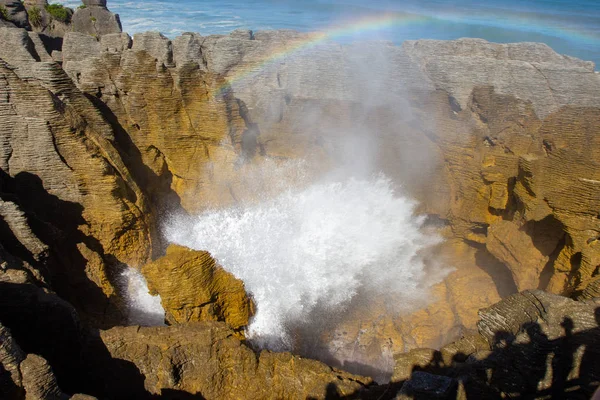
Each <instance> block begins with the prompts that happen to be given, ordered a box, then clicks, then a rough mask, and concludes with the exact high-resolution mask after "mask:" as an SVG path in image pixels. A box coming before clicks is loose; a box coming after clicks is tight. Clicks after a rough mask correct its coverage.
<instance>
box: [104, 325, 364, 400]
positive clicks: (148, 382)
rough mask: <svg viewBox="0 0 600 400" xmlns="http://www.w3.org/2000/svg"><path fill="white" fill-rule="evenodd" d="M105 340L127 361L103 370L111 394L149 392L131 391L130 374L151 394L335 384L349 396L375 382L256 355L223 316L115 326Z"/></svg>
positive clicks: (263, 393) (311, 392)
mask: <svg viewBox="0 0 600 400" xmlns="http://www.w3.org/2000/svg"><path fill="white" fill-rule="evenodd" d="M101 340H102V342H103V343H104V345H105V346H106V349H107V350H108V352H109V353H110V355H111V357H112V358H113V359H114V360H119V363H118V364H116V365H120V366H121V368H119V367H114V366H112V365H111V361H108V364H106V365H105V367H106V369H104V370H103V371H102V373H101V374H100V375H102V378H101V379H103V380H106V382H110V385H107V386H106V390H107V391H108V392H107V395H109V393H111V392H112V393H119V394H120V396H126V395H127V394H131V395H137V396H141V395H144V394H143V393H141V392H134V393H132V392H127V390H128V385H129V384H130V383H131V378H129V381H127V380H126V379H128V378H127V377H128V376H130V377H131V376H136V375H137V376H138V377H137V378H135V379H136V381H137V382H139V383H142V384H143V390H144V391H145V393H146V394H145V395H146V396H148V395H158V394H161V393H162V394H163V395H166V394H168V393H169V392H170V391H173V390H179V391H182V392H186V393H190V394H196V395H201V396H203V397H204V398H206V399H222V398H264V399H277V398H289V399H306V398H309V397H310V398H316V399H324V398H325V396H326V394H327V393H328V390H329V391H331V388H332V387H333V388H335V389H334V390H335V391H336V392H337V393H338V395H341V396H344V395H349V394H352V393H354V392H356V391H358V390H359V389H361V388H363V387H364V386H365V385H368V384H370V383H371V380H370V379H368V378H363V377H360V376H356V375H351V374H348V373H346V372H342V371H337V370H334V369H331V368H330V367H328V366H326V365H325V364H322V363H319V362H317V361H313V360H307V359H302V358H300V357H295V356H292V355H290V354H286V353H279V354H278V353H270V352H266V351H263V352H262V353H261V354H260V355H256V354H255V353H254V352H253V351H252V350H250V349H249V348H247V347H245V346H244V345H242V344H241V342H240V341H239V340H238V339H236V338H235V336H234V333H233V331H231V330H230V329H229V328H227V326H226V325H225V324H223V323H217V322H202V323H190V324H186V325H175V326H171V327H160V328H158V327H157V328H143V327H142V328H140V327H128V328H113V329H111V330H108V331H104V332H101ZM127 371H128V372H127ZM136 371H137V372H136ZM128 374H130V375H128ZM138 398H139V397H138Z"/></svg>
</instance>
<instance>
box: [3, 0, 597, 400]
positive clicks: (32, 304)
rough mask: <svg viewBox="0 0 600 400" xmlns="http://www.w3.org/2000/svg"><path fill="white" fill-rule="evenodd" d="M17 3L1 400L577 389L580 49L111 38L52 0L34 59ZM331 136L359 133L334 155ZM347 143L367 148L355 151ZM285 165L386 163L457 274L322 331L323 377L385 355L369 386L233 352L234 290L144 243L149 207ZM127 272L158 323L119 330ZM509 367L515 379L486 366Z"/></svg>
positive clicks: (582, 331) (149, 231)
mask: <svg viewBox="0 0 600 400" xmlns="http://www.w3.org/2000/svg"><path fill="white" fill-rule="evenodd" d="M88 3H89V4H88ZM91 3H94V4H91ZM96 3H97V4H96ZM11 4H12V3H11ZM7 6H8V4H7ZM18 6H19V5H16V4H15V5H14V7H18ZM21 7H23V6H22V5H21ZM24 7H25V8H27V9H29V8H30V7H33V5H31V4H29V3H27V2H26V4H25V5H24ZM15 10H16V8H15ZM19 10H20V9H19ZM19 12H20V11H19ZM107 13H108V14H107ZM17 14H18V12H17V11H15V13H14V15H17ZM88 14H89V15H88ZM12 15H13V14H11V16H12ZM19 15H20V17H18V18H20V19H18V18H17V17H14V18H13V20H10V19H9V20H7V21H4V19H2V20H1V21H0V22H2V23H3V25H2V26H5V25H6V26H5V27H0V43H2V46H0V169H1V171H0V231H1V232H2V239H1V240H0V262H1V264H0V265H1V267H0V287H1V288H0V323H1V325H0V337H2V343H1V344H0V362H1V363H2V366H3V368H2V369H1V370H0V385H1V386H0V387H1V388H2V391H3V392H5V393H8V394H9V398H69V395H72V394H74V393H86V394H89V395H94V396H97V397H99V398H133V397H135V398H143V397H148V398H151V397H152V396H163V397H165V398H180V397H178V396H183V395H185V394H192V395H196V394H198V395H201V396H203V397H204V398H232V397H233V398H299V399H300V398H326V397H327V398H329V396H333V395H337V396H349V397H348V398H350V396H354V397H356V398H371V397H372V398H393V397H394V396H396V394H398V396H400V397H399V398H404V397H402V396H408V397H407V398H418V396H419V395H421V396H422V395H425V394H427V393H428V395H429V396H433V395H434V392H435V391H436V390H437V391H438V392H436V393H435V396H438V397H439V398H472V397H471V396H472V395H471V394H469V393H480V394H481V393H484V394H485V395H486V396H490V397H492V398H496V397H498V398H499V397H500V396H501V395H502V394H509V395H514V394H519V395H534V394H536V393H537V394H540V393H541V394H540V395H543V394H544V393H546V394H547V393H554V392H552V391H553V390H554V391H558V390H567V389H573V390H579V391H581V392H582V393H585V394H586V395H591V392H592V391H593V389H594V388H595V386H597V384H598V379H600V378H599V375H598V374H599V373H600V372H599V371H598V370H597V368H596V367H595V366H593V365H591V364H590V362H589V360H590V359H593V357H595V356H597V353H598V351H599V349H598V348H597V343H598V337H597V336H598V332H597V331H598V318H597V314H598V313H597V309H598V307H599V305H598V304H597V296H598V287H599V286H598V285H599V283H598V282H600V280H599V278H600V276H599V275H598V270H599V268H600V240H599V238H600V216H599V212H600V165H599V164H600V112H599V111H600V96H599V94H600V76H599V75H598V74H597V73H595V72H594V65H593V63H590V62H585V61H581V60H578V59H574V58H570V57H567V56H561V55H558V54H556V53H555V52H554V51H552V50H551V49H550V48H549V47H547V46H546V45H543V44H538V43H517V44H493V43H488V42H486V41H483V40H478V39H460V40H456V41H430V40H420V41H408V42H405V43H403V44H402V45H401V46H394V45H391V44H388V43H379V42H374V43H355V44H347V45H341V44H337V43H327V42H325V43H320V44H319V45H318V46H313V45H312V43H313V42H314V41H315V36H314V35H311V34H303V33H297V32H293V31H272V32H256V33H253V32H250V31H235V32H232V33H231V34H230V35H214V36H207V37H204V36H200V35H199V34H195V33H186V34H183V35H181V36H179V37H177V38H175V39H173V40H170V39H168V38H166V37H164V36H162V35H160V34H159V33H155V32H148V33H143V34H136V35H134V37H133V38H131V37H130V36H129V35H128V34H126V33H122V32H121V28H120V22H119V20H118V17H115V16H114V15H113V14H111V13H110V12H109V11H108V9H106V2H87V3H86V8H82V9H80V10H77V11H75V12H74V13H73V14H72V16H71V17H70V19H71V20H72V23H69V24H68V25H65V27H62V28H60V29H62V30H61V31H60V36H61V37H62V42H61V44H60V48H57V47H56V46H57V44H56V42H55V41H48V40H46V39H44V35H49V34H50V33H51V32H53V33H56V32H57V31H58V30H60V29H59V28H58V25H56V24H55V25H52V26H51V27H50V28H48V29H47V30H44V29H45V28H44V29H41V30H40V29H38V33H35V32H32V31H31V30H28V29H32V27H31V26H30V25H28V24H27V23H26V22H27V21H26V19H25V16H24V15H21V14H19ZM11 18H12V17H11ZM92 18H94V19H95V20H96V21H93V20H92ZM30 19H31V16H29V19H28V21H30ZM100 20H101V21H102V24H100V23H94V24H92V25H90V24H89V23H88V21H91V22H98V21H100ZM11 21H12V22H11ZM78 21H80V22H78ZM81 21H84V22H85V23H83V22H81ZM5 22H6V24H4V23H5ZM9 25H15V26H10V27H9ZM48 26H49V25H48ZM367 80H368V84H367ZM364 132H368V134H366V135H365V134H364ZM354 140H358V142H359V143H361V146H358V147H357V146H352V151H350V152H348V151H344V149H345V148H346V145H347V144H348V143H349V142H350V141H354ZM364 143H368V146H366V145H362V144H364ZM357 149H359V150H357ZM361 151H364V152H367V151H375V152H376V153H377V154H379V157H377V158H376V159H375V160H374V161H373V163H372V165H368V166H364V165H362V164H361V162H362V160H364V159H365V157H363V154H361ZM297 159H303V160H308V161H309V162H310V165H311V171H310V172H309V173H310V174H315V175H318V174H319V173H322V172H323V171H327V170H328V168H329V167H330V166H331V165H333V164H342V165H353V166H356V165H359V166H360V167H364V169H366V170H373V171H383V172H384V173H385V174H386V175H388V176H390V177H391V178H392V179H393V181H394V182H395V183H396V184H397V185H398V186H399V187H402V188H403V190H405V191H406V192H407V193H408V194H409V195H410V196H411V197H413V198H415V199H416V200H417V201H418V202H419V209H418V211H419V213H422V214H426V215H428V219H429V220H430V221H431V225H432V226H434V227H435V228H436V229H437V231H438V232H439V234H440V235H442V236H443V237H444V238H445V239H446V241H445V242H444V243H443V244H441V245H439V247H438V248H436V250H435V254H434V255H432V257H435V256H437V257H438V258H439V259H443V260H445V262H447V263H448V264H449V265H452V266H453V267H454V271H453V272H451V273H450V274H449V275H448V276H447V277H446V278H445V279H444V281H443V282H442V283H440V284H438V285H436V286H435V287H434V288H433V296H432V299H431V301H430V302H429V304H427V305H425V306H424V307H423V308H422V309H419V310H416V311H411V312H410V313H406V314H403V315H395V316H390V315H387V314H386V311H385V310H386V307H385V304H380V305H370V306H369V307H365V309H355V310H353V311H352V312H353V314H352V315H349V316H347V317H346V318H345V319H344V320H343V321H342V323H340V324H339V326H337V327H336V328H334V329H332V330H330V331H325V332H323V335H324V336H327V337H329V338H330V339H332V338H336V337H338V335H339V334H340V332H345V336H346V339H345V342H344V344H343V345H341V346H339V347H337V348H336V350H335V352H332V357H331V359H329V358H328V357H324V361H327V362H329V363H330V364H333V365H335V366H336V367H340V368H345V369H347V370H350V371H356V372H362V373H364V371H367V370H365V369H364V368H363V369H361V368H353V365H352V363H351V362H350V361H351V360H353V358H352V356H353V355H355V354H363V353H364V354H363V355H364V356H365V357H366V356H367V355H368V354H376V355H378V354H381V353H382V352H386V351H387V352H390V353H392V354H393V355H394V357H393V363H394V365H395V367H394V374H393V376H392V378H391V382H390V383H389V384H387V385H381V386H377V385H375V384H373V381H372V379H371V378H365V377H361V376H359V375H352V374H350V373H348V372H343V371H341V370H338V369H335V368H332V367H329V366H327V365H325V364H323V363H320V362H317V361H312V360H307V359H305V358H301V357H300V356H298V355H291V354H288V353H271V352H268V351H262V352H259V351H255V350H254V349H251V348H250V347H248V345H247V344H246V343H245V340H244V336H243V328H244V327H245V326H246V325H247V324H248V322H249V320H250V319H251V317H252V314H253V312H254V305H253V302H252V299H251V297H250V296H248V295H247V294H246V293H245V289H244V285H243V282H241V281H240V280H238V279H236V278H235V277H234V276H233V275H231V274H229V273H227V272H226V271H224V270H223V269H222V268H221V267H220V266H219V265H218V264H216V262H215V260H213V259H212V257H210V255H209V254H208V253H203V252H192V251H188V250H186V249H183V248H176V247H174V246H172V247H169V248H168V249H167V246H168V243H167V242H166V239H165V238H164V237H163V236H162V233H161V229H160V224H161V222H162V221H161V218H164V217H165V216H167V215H170V214H195V213H198V212H200V211H203V209H205V208H207V207H223V206H227V205H230V204H235V203H237V202H240V201H245V200H251V199H252V198H253V197H254V196H255V194H256V192H257V191H261V192H264V191H271V190H276V188H274V182H271V181H269V180H268V179H265V180H264V181H258V182H256V181H253V182H252V186H249V183H248V182H249V178H248V177H249V176H254V175H252V173H253V172H252V171H253V168H255V167H256V166H257V165H258V166H260V165H268V164H267V163H270V162H275V163H278V162H283V161H285V160H297ZM199 199H201V200H202V201H199ZM128 267H132V268H135V269H138V270H141V272H142V273H143V274H144V275H146V278H147V280H148V284H149V287H150V290H151V291H152V293H158V294H160V295H161V297H162V299H163V307H164V308H165V311H166V313H167V314H166V321H167V323H168V325H167V326H154V327H135V326H129V327H127V326H126V325H129V321H130V320H131V319H130V318H129V317H130V315H129V314H130V313H131V310H129V309H128V304H127V301H126V298H125V297H126V293H125V291H126V288H124V287H123V285H122V283H121V276H122V274H123V272H124V271H125V270H126V269H127V268H128ZM164 274H166V276H167V277H166V278H165V275H164ZM165 279H166V281H165ZM474 288H477V290H476V293H473V291H474ZM517 292H522V293H520V294H515V293H517ZM550 293H552V294H550ZM563 296H566V297H563ZM568 297H571V298H572V299H569V298H568ZM503 298H504V300H502V301H501V299H503ZM573 299H576V300H573ZM498 302H499V303H498ZM494 303H497V304H496V305H493V304H494ZM480 309H484V310H483V311H480V312H479V313H478V310H480ZM567 320H569V321H571V322H566V323H565V321H567ZM561 323H563V325H561ZM41 332H43V334H41ZM455 340H457V341H455ZM451 342H452V343H451ZM449 343H451V344H449ZM581 345H586V347H585V350H581V348H582V347H581ZM429 348H440V350H439V351H438V350H432V349H429ZM328 351H332V350H331V349H328ZM549 354H554V355H555V359H556V360H567V361H568V360H570V362H567V361H564V365H569V368H567V367H560V366H557V362H555V361H548V355H549ZM344 360H346V361H348V362H347V363H345V362H344ZM523 360H527V361H523ZM532 360H534V361H535V362H531V363H530V364H528V367H527V368H529V367H530V368H531V369H532V371H533V372H532V373H535V374H537V375H536V376H538V375H539V376H538V378H539V379H538V381H537V382H535V384H536V385H537V386H536V385H534V386H531V384H530V382H521V381H520V380H519V379H516V378H515V376H513V375H514V371H512V372H511V371H508V372H506V374H504V375H502V374H503V373H504V372H502V371H505V369H506V368H510V367H507V366H509V365H513V364H516V365H520V364H521V363H526V364H527V363H528V362H529V361H532ZM561 363H562V361H561ZM592 364H593V363H592ZM370 365H371V364H370ZM561 365H562V364H561ZM354 367H356V366H354ZM359 367H360V366H359ZM524 368H526V367H524ZM561 368H562V369H561ZM489 371H492V372H490V373H491V376H492V378H489V377H488V378H487V379H486V378H484V376H486V374H488V376H490V373H488V372H489ZM518 371H519V374H529V373H530V371H529V370H523V371H522V370H520V369H518ZM550 371H553V373H554V375H552V373H551V372H550ZM573 371H577V372H573ZM509 372H510V373H509ZM511 373H513V375H511ZM376 374H377V371H375V373H374V375H376ZM519 374H517V375H519ZM561 374H562V375H561ZM549 376H550V377H549ZM538 382H539V385H538ZM432 387H433V388H434V389H431V388H432ZM66 393H68V395H67V394H66ZM424 393H425V394H424ZM77 396H79V397H77ZM381 396H383V397H381ZM465 396H466V397H465ZM73 398H83V397H82V395H76V396H73Z"/></svg>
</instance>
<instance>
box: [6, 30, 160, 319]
mask: <svg viewBox="0 0 600 400" xmlns="http://www.w3.org/2000/svg"><path fill="white" fill-rule="evenodd" d="M0 37H1V40H2V42H3V43H4V45H3V46H2V47H1V49H0V58H1V59H2V61H0V77H2V79H0V118H2V121H3V124H2V125H0V137H1V145H0V167H1V168H2V176H1V177H0V179H1V180H2V193H1V194H0V195H1V196H2V199H3V200H4V206H3V210H4V211H3V212H2V215H3V218H4V220H5V223H6V224H7V225H8V233H10V234H11V236H14V237H15V240H13V241H12V242H8V243H6V244H5V246H7V249H8V251H9V252H10V253H11V254H14V255H16V256H18V257H21V258H22V259H23V260H25V261H27V262H29V264H31V265H32V267H34V268H36V269H37V270H38V271H39V273H40V274H41V275H42V276H43V277H44V280H45V282H47V283H48V284H49V285H50V286H51V287H52V288H53V289H54V290H56V292H57V293H58V294H59V295H61V296H62V297H63V298H65V299H67V300H68V301H70V302H71V303H72V304H74V305H75V306H76V307H77V308H78V309H79V310H80V311H81V312H82V313H83V314H84V315H86V316H87V317H89V318H91V319H93V320H95V321H96V322H98V323H107V324H110V323H114V321H115V318H116V321H118V320H119V317H118V315H119V311H118V310H119V308H120V306H119V300H118V295H117V291H116V286H115V282H114V280H115V276H116V274H118V272H119V270H120V269H121V268H122V266H121V265H122V263H124V264H130V265H144V264H145V263H146V262H147V261H148V260H149V258H150V257H151V255H152V243H153V239H152V236H153V235H155V233H153V230H152V224H153V222H152V218H153V217H152V216H151V215H150V213H149V212H148V205H147V201H146V197H145V195H144V193H143V191H142V189H141V188H140V187H139V186H138V184H137V183H136V181H135V180H134V178H133V176H132V174H131V173H130V172H129V169H128V168H127V166H126V164H125V163H124V161H123V160H122V158H121V156H120V154H119V150H117V143H116V141H117V139H116V138H115V132H114V130H113V128H112V126H111V125H110V124H109V123H107V122H106V120H105V119H104V117H103V116H102V114H101V113H100V112H99V111H98V109H97V108H96V107H95V106H94V104H93V102H92V101H90V99H89V98H88V97H87V96H86V95H85V94H84V93H82V92H81V91H79V90H78V89H77V88H76V87H75V85H74V84H73V82H72V81H71V79H69V77H68V76H67V75H65V73H64V71H63V70H62V69H61V68H60V67H59V66H58V65H57V64H55V63H53V62H40V61H39V60H40V54H41V53H42V51H43V48H42V49H40V48H38V47H36V45H35V42H33V41H32V40H31V39H30V37H29V36H28V35H27V33H26V32H25V31H24V30H18V29H8V28H0ZM11 232H12V233H11ZM111 319H112V320H113V322H110V320H111ZM102 321H105V322H102Z"/></svg>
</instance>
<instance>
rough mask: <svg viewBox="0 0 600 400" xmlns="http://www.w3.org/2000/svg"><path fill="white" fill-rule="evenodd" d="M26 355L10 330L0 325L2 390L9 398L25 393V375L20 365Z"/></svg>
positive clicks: (0, 388)
mask: <svg viewBox="0 0 600 400" xmlns="http://www.w3.org/2000/svg"><path fill="white" fill-rule="evenodd" d="M25 357H26V355H25V353H24V352H23V350H21V348H20V347H19V345H18V344H17V343H16V341H15V340H14V338H13V337H12V335H11V334H10V331H9V330H8V329H7V328H6V327H4V326H2V325H0V366H1V369H0V391H1V392H2V393H4V394H5V395H6V396H7V397H8V398H19V397H22V395H23V375H22V374H21V371H20V370H19V365H20V364H21V362H23V360H24V359H25Z"/></svg>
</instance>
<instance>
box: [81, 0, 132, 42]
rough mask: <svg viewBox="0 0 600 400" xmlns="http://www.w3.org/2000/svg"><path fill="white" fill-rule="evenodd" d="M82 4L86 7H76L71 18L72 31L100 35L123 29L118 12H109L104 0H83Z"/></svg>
mask: <svg viewBox="0 0 600 400" xmlns="http://www.w3.org/2000/svg"><path fill="white" fill-rule="evenodd" d="M84 4H85V5H86V7H85V8H78V9H77V10H76V11H75V13H74V14H73V17H72V19H71V21H72V22H71V26H72V30H73V32H80V33H85V34H87V35H92V36H95V37H100V36H103V35H107V34H113V33H121V32H122V31H123V28H122V26H121V20H120V18H119V14H113V13H112V12H110V11H109V10H108V9H107V8H106V1H105V0H94V1H85V2H84Z"/></svg>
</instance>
